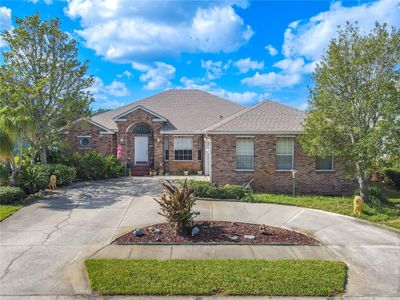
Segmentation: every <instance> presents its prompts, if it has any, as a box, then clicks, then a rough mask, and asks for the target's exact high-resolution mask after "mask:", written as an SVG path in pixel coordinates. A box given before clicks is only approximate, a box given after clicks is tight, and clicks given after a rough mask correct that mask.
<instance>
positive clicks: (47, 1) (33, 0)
mask: <svg viewBox="0 0 400 300" xmlns="http://www.w3.org/2000/svg"><path fill="white" fill-rule="evenodd" d="M27 1H28V2H32V3H33V4H37V3H39V2H40V0H27ZM43 3H44V4H47V5H50V4H53V0H43Z"/></svg>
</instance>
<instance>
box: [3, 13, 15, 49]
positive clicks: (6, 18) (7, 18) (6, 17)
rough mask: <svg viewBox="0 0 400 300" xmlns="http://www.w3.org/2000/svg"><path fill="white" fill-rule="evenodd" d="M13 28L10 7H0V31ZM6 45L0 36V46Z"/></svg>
mask: <svg viewBox="0 0 400 300" xmlns="http://www.w3.org/2000/svg"><path fill="white" fill-rule="evenodd" d="M12 28H13V26H12V21H11V9H9V8H7V7H4V6H2V7H0V31H3V30H11V29H12ZM4 46H6V43H5V41H4V40H3V39H2V38H1V37H0V48H1V47H4Z"/></svg>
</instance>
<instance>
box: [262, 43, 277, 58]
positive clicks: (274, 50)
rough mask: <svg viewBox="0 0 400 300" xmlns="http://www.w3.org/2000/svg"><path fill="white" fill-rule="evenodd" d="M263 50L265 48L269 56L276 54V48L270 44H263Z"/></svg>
mask: <svg viewBox="0 0 400 300" xmlns="http://www.w3.org/2000/svg"><path fill="white" fill-rule="evenodd" d="M265 50H267V51H268V53H269V55H271V56H275V55H277V54H278V50H276V49H275V48H274V46H272V45H267V46H265Z"/></svg>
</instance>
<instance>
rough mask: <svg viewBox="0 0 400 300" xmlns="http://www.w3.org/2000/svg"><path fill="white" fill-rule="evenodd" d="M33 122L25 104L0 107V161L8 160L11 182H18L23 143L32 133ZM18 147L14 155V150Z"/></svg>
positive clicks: (13, 183)
mask: <svg viewBox="0 0 400 300" xmlns="http://www.w3.org/2000/svg"><path fill="white" fill-rule="evenodd" d="M32 131H33V129H32V123H31V119H30V118H29V116H28V115H27V114H26V110H25V108H24V107H23V106H19V107H17V108H12V107H9V106H6V107H4V108H1V109H0V161H1V160H2V161H8V162H9V163H10V166H11V184H12V185H15V184H16V178H17V174H18V172H19V171H20V170H21V164H22V151H23V143H24V141H25V140H26V138H27V137H29V136H30V134H31V133H32ZM14 149H17V156H16V158H15V157H14V153H13V150H14Z"/></svg>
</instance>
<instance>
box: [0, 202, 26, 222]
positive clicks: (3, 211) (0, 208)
mask: <svg viewBox="0 0 400 300" xmlns="http://www.w3.org/2000/svg"><path fill="white" fill-rule="evenodd" d="M21 207H22V205H0V222H1V221H3V220H5V219H7V218H8V217H9V216H11V215H12V214H13V213H15V212H16V211H17V210H19V209H20V208H21Z"/></svg>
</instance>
